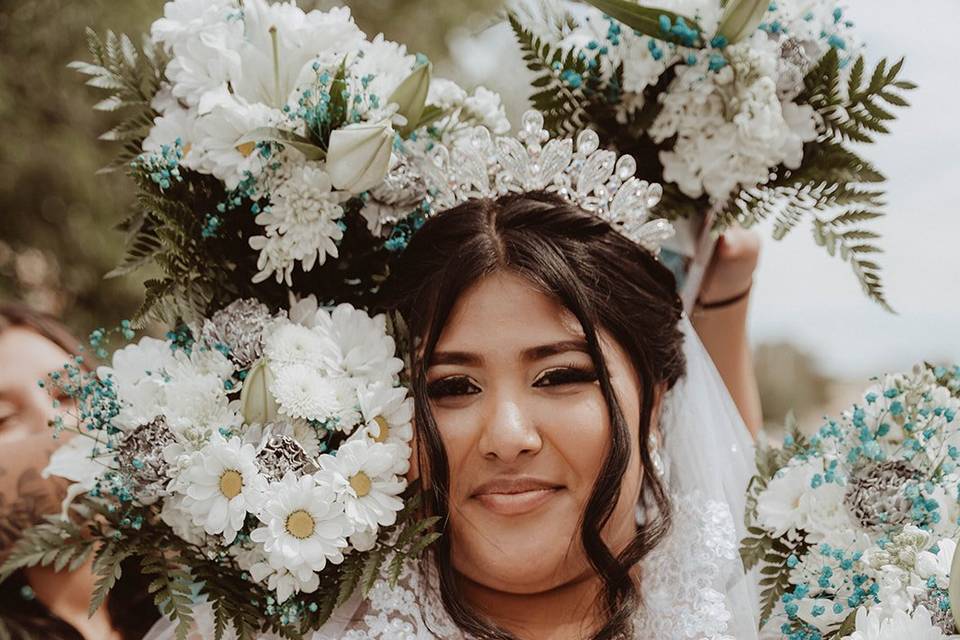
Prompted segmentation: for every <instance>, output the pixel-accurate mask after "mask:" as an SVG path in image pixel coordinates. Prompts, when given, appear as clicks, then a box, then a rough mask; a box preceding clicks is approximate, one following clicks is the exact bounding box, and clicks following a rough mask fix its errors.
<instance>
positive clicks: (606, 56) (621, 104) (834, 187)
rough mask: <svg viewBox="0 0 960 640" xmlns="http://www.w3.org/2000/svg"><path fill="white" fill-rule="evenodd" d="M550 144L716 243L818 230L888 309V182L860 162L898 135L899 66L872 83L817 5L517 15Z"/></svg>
mask: <svg viewBox="0 0 960 640" xmlns="http://www.w3.org/2000/svg"><path fill="white" fill-rule="evenodd" d="M508 16H509V20H510V24H511V26H512V28H513V30H514V32H515V34H516V36H517V39H518V40H519V43H520V46H521V48H522V50H523V53H524V60H525V62H526V64H527V66H528V67H529V69H530V70H531V71H533V72H534V73H535V74H536V79H535V80H534V81H533V87H534V89H535V93H533V95H532V96H531V100H532V102H533V105H534V106H535V107H536V108H537V109H539V110H540V111H541V112H543V113H544V115H545V116H546V126H547V128H548V129H550V130H551V131H555V132H572V131H577V130H580V129H583V128H586V127H589V128H592V129H594V130H596V131H597V132H598V133H599V135H600V139H601V141H602V143H603V144H604V145H609V146H611V147H612V148H616V149H618V150H619V151H620V152H623V153H629V154H631V155H633V156H634V157H635V158H637V160H638V161H639V162H640V165H639V167H638V169H639V171H638V175H639V177H640V178H642V179H645V180H647V181H649V182H658V183H662V184H663V185H664V196H663V206H662V211H663V215H664V216H666V217H669V218H671V219H674V218H677V219H700V218H698V216H703V217H704V218H705V219H706V220H707V221H710V222H712V223H713V226H714V227H715V228H724V227H726V226H728V225H729V224H732V223H734V222H738V223H740V224H742V225H744V226H750V225H753V224H755V223H757V222H758V221H760V220H763V219H766V218H774V219H775V223H774V227H773V235H774V237H775V238H777V239H780V238H782V237H784V236H785V235H786V234H787V233H789V232H790V231H791V230H792V229H794V228H795V227H796V226H797V225H798V224H799V223H800V222H802V221H803V220H804V219H810V220H811V221H812V226H813V236H814V239H815V241H816V242H817V243H818V244H820V245H822V246H824V247H825V248H826V250H827V251H828V253H829V254H830V255H839V256H840V257H841V258H842V259H844V260H846V261H848V262H849V263H850V265H851V267H852V268H853V271H854V273H855V275H856V277H857V278H858V280H859V282H860V283H861V285H862V287H863V289H864V291H865V293H866V294H867V295H869V296H870V297H871V298H872V299H874V300H875V301H876V302H878V303H879V304H881V305H882V306H884V307H888V304H887V301H886V299H885V297H884V293H883V287H882V283H881V281H880V277H879V272H880V267H879V265H878V264H877V263H876V262H873V261H872V254H875V253H877V252H879V248H878V247H877V246H876V245H875V244H874V242H873V241H874V240H876V239H877V238H878V235H877V234H876V233H875V232H873V231H870V230H869V229H866V228H863V223H865V222H869V221H871V220H875V219H877V218H879V217H880V216H881V215H883V211H882V207H883V204H884V202H883V200H884V197H883V191H882V190H881V185H882V183H883V182H884V176H883V175H882V174H881V173H880V172H879V171H878V170H877V169H876V168H875V167H873V166H872V165H871V164H870V163H869V162H867V161H865V160H863V159H862V158H861V157H860V156H858V155H857V154H856V153H855V152H854V151H853V150H852V149H851V144H850V143H871V142H873V140H874V139H875V137H876V136H877V135H880V134H886V133H888V132H889V131H888V128H887V125H888V123H889V122H890V121H891V120H893V119H894V115H893V114H892V113H890V110H889V109H890V107H891V106H894V107H905V106H908V103H907V102H906V101H905V100H904V99H903V97H902V96H901V95H900V93H899V91H900V90H910V89H913V88H914V86H915V85H913V84H912V83H910V82H907V81H905V80H902V79H901V78H900V71H901V68H902V64H903V61H902V60H901V61H900V62H897V63H896V64H888V63H887V61H886V60H881V61H880V62H879V64H877V65H876V67H874V68H873V69H872V71H871V70H870V69H868V68H867V63H866V62H865V59H864V56H863V55H862V53H861V51H862V49H863V47H862V46H861V45H860V44H859V42H858V41H857V39H856V33H855V30H854V23H853V22H852V21H851V20H850V19H849V18H848V16H847V14H846V11H845V10H844V8H843V7H842V6H840V5H838V4H837V3H836V2H826V1H824V0H816V1H814V2H798V1H797V0H776V1H773V2H771V1H770V0H664V1H662V2H659V3H655V4H654V5H653V6H649V5H647V3H639V4H638V3H636V2H634V1H633V0H584V4H578V3H573V2H562V1H561V0H518V1H517V2H514V3H513V4H512V5H511V8H510V11H509V13H508Z"/></svg>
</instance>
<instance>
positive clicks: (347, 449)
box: [320, 440, 406, 530]
mask: <svg viewBox="0 0 960 640" xmlns="http://www.w3.org/2000/svg"><path fill="white" fill-rule="evenodd" d="M397 451H398V449H397V448H396V447H391V446H389V445H385V444H380V443H378V442H370V441H368V440H351V441H350V442H346V443H344V444H342V445H341V446H340V448H339V449H337V455H336V456H332V455H323V456H321V457H320V466H321V467H322V468H323V470H324V471H327V472H328V473H330V475H331V477H332V482H333V487H334V490H335V491H336V492H337V496H338V499H339V500H340V501H341V502H342V503H343V504H344V506H345V509H346V514H347V517H348V518H350V521H351V522H353V523H355V525H356V527H357V528H358V529H369V530H376V529H377V527H378V526H389V525H392V524H393V523H394V522H396V519H397V512H398V511H400V509H402V508H403V501H402V500H401V499H400V498H399V497H398V496H399V495H400V494H401V493H403V490H404V489H405V488H406V482H405V481H404V480H403V479H402V478H399V477H397V476H396V475H394V473H393V469H394V467H395V466H396V458H395V456H396V453H397Z"/></svg>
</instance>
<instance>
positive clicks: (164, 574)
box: [3, 299, 439, 638]
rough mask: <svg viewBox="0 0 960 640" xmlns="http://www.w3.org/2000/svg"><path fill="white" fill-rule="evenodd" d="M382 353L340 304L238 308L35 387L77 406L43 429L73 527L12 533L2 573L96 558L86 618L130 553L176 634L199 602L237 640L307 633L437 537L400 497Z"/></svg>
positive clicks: (386, 349) (392, 379) (397, 402)
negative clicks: (61, 439) (51, 442)
mask: <svg viewBox="0 0 960 640" xmlns="http://www.w3.org/2000/svg"><path fill="white" fill-rule="evenodd" d="M124 331H125V332H126V333H127V336H128V337H132V332H131V330H129V329H128V328H125V329H124ZM103 340H104V335H103V334H102V332H100V331H98V332H95V333H94V335H93V337H92V342H93V343H94V344H95V346H96V347H97V348H98V349H103V346H102V341H103ZM394 351H395V347H394V341H393V339H392V338H391V337H390V336H389V335H388V333H387V327H386V323H385V317H384V316H375V317H371V316H369V315H368V314H367V313H366V312H364V311H362V310H358V309H355V308H354V307H352V306H350V305H348V304H342V305H339V306H337V307H335V308H333V309H331V310H326V309H323V308H318V307H317V304H316V301H315V300H313V299H306V300H303V301H301V302H298V303H296V304H294V305H293V306H292V307H291V308H290V309H289V312H281V313H271V312H270V311H269V309H268V308H267V307H266V306H264V305H262V304H260V303H259V302H256V301H253V300H240V301H237V302H234V303H233V304H231V305H229V306H228V307H226V308H225V309H222V310H221V311H218V312H216V313H214V314H213V315H212V316H211V317H210V318H209V319H205V320H203V321H201V322H199V323H197V324H196V325H195V326H193V327H192V328H191V329H181V330H179V331H177V332H171V334H170V335H169V336H168V337H167V339H165V340H157V339H153V338H149V337H145V338H142V339H141V340H140V341H139V342H137V343H135V344H130V345H128V346H126V347H123V348H121V349H118V350H117V351H116V352H115V353H114V354H113V358H112V364H111V365H110V366H102V367H100V368H98V369H97V370H96V371H86V370H84V369H83V368H81V367H80V366H79V363H73V364H71V365H68V366H67V367H66V368H65V369H64V370H63V371H61V372H59V373H55V374H53V376H52V378H53V379H52V381H50V382H48V384H51V383H52V384H53V385H54V386H55V387H56V388H57V390H58V395H68V396H70V397H72V398H73V399H74V400H75V401H76V411H75V412H73V411H72V412H71V413H70V418H69V419H62V418H61V419H58V420H57V422H56V424H55V425H54V426H55V429H56V431H57V433H58V434H61V433H64V432H70V433H72V436H73V437H72V439H70V440H69V441H68V442H67V443H66V444H65V445H64V446H62V447H61V448H60V449H58V450H57V451H56V453H55V454H54V455H53V458H52V460H51V464H50V466H49V468H48V469H47V471H46V472H47V473H52V474H54V475H58V476H62V477H66V478H68V479H70V480H72V481H74V484H73V485H72V486H71V488H70V495H69V496H68V498H67V500H66V501H65V504H64V510H65V513H66V512H67V511H68V510H69V509H70V508H71V507H73V508H74V509H75V510H76V511H78V512H80V513H81V514H82V515H83V516H85V517H86V521H85V522H84V523H83V524H82V525H78V524H74V523H73V522H71V521H70V520H69V519H66V518H63V519H60V518H51V519H50V521H49V522H48V523H46V524H43V525H40V526H39V527H36V528H34V529H32V530H31V531H28V532H25V534H24V535H23V537H22V538H21V539H20V540H19V542H18V543H17V545H16V547H15V549H14V550H13V552H12V554H11V556H10V558H9V560H8V561H7V562H6V564H5V566H4V568H3V572H5V573H9V572H11V571H13V570H16V569H18V568H21V567H24V566H32V565H36V564H44V565H49V564H53V565H55V566H57V567H64V566H67V565H68V564H69V565H70V566H79V565H80V564H82V563H83V562H84V561H85V560H87V559H88V558H89V557H90V556H91V554H95V558H96V560H95V569H96V571H97V573H98V574H99V575H100V576H101V579H100V582H99V583H98V589H97V592H96V596H95V598H94V601H93V603H92V604H91V607H92V608H96V607H97V606H99V604H100V603H101V602H102V600H103V597H104V596H105V595H106V593H107V592H108V591H109V589H110V588H111V587H112V585H113V584H114V582H115V581H116V579H117V577H118V573H119V567H120V563H121V562H122V561H124V560H125V559H126V558H129V557H137V558H139V562H140V565H141V568H142V570H143V571H144V572H145V573H147V574H154V575H155V577H156V580H155V581H154V583H153V584H152V585H151V588H150V589H151V591H152V592H153V593H154V595H155V598H156V601H157V603H158V605H159V606H160V607H161V609H162V610H163V612H164V613H165V614H166V615H167V616H169V617H170V618H172V619H173V620H175V621H177V622H178V623H179V629H178V631H179V635H180V636H181V637H183V636H184V635H185V634H186V633H187V631H188V630H189V629H190V625H191V623H192V621H193V613H192V609H193V606H194V604H195V603H196V602H198V601H200V600H201V599H206V600H207V601H208V602H209V603H210V605H211V607H212V610H213V612H214V615H215V616H216V624H217V627H218V628H220V629H221V630H223V629H226V628H229V627H230V626H232V627H233V628H234V629H235V630H236V632H237V633H238V634H239V637H241V638H242V637H253V635H254V634H255V633H256V632H259V631H274V632H277V633H280V634H282V635H283V637H298V635H302V634H304V633H307V632H308V631H310V630H312V629H316V628H318V627H319V626H320V625H321V624H322V623H323V622H324V621H325V620H326V619H327V618H328V616H329V615H330V612H331V611H332V610H333V609H334V607H335V606H336V605H337V604H339V603H341V602H343V601H345V600H346V599H347V598H348V597H349V596H350V595H351V593H352V592H353V591H354V590H355V588H356V587H357V586H358V585H359V586H360V587H361V588H369V584H371V583H372V581H373V579H374V578H376V577H378V576H379V575H381V572H382V571H393V573H394V575H398V574H399V572H400V569H401V566H402V563H403V562H404V560H405V559H407V558H411V557H415V556H416V555H418V554H419V553H420V552H421V551H422V550H423V549H424V548H425V547H426V546H427V545H429V544H430V543H431V542H432V541H433V540H434V539H435V538H436V536H437V535H439V534H437V533H430V532H429V529H430V527H432V525H433V524H434V520H435V519H432V518H427V519H422V518H421V519H419V520H418V518H417V515H418V514H417V501H416V500H415V499H414V495H415V493H414V491H411V492H409V493H406V490H407V482H406V481H405V480H404V474H405V473H406V472H407V470H408V464H409V462H408V461H409V458H410V444H409V443H410V440H411V438H412V436H413V427H412V425H411V418H412V414H413V407H412V400H411V399H409V398H408V397H407V390H406V388H405V387H403V386H402V385H401V384H400V380H399V373H400V372H401V370H402V368H403V361H402V360H400V359H399V358H397V357H395V354H394ZM78 496H80V497H79V499H78ZM405 498H408V500H407V504H406V505H405V503H404V500H405ZM74 500H76V504H71V503H72V502H74ZM387 563H389V564H387Z"/></svg>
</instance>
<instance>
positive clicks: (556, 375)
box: [533, 364, 597, 387]
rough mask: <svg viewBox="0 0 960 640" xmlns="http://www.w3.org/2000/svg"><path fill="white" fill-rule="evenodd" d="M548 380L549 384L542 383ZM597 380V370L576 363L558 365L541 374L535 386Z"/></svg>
mask: <svg viewBox="0 0 960 640" xmlns="http://www.w3.org/2000/svg"><path fill="white" fill-rule="evenodd" d="M544 381H546V382H547V383H548V384H541V382H544ZM596 381H597V372H596V371H594V370H593V369H587V368H584V367H578V366H576V365H572V364H571V365H566V366H564V367H557V368H556V369H551V370H550V371H547V372H546V373H545V374H543V375H542V376H540V378H538V379H537V381H536V382H534V383H533V386H535V387H541V386H551V387H552V386H558V385H564V384H578V383H589V382H596Z"/></svg>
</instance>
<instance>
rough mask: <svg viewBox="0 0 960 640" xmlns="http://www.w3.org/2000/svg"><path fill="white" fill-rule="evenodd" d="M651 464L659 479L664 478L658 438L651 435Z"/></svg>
mask: <svg viewBox="0 0 960 640" xmlns="http://www.w3.org/2000/svg"><path fill="white" fill-rule="evenodd" d="M649 444H650V463H651V464H652V465H653V472H654V473H656V474H657V476H658V477H660V478H662V477H663V473H664V470H663V458H661V457H660V446H659V442H657V437H656V436H655V435H653V434H652V433H651V434H650V440H649Z"/></svg>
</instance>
